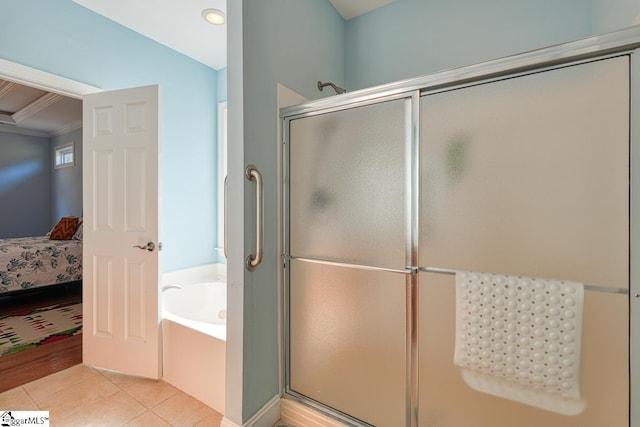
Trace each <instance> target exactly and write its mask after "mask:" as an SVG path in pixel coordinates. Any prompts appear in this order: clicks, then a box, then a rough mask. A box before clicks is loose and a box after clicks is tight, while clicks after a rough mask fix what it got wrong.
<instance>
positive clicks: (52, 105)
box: [0, 79, 82, 137]
mask: <svg viewBox="0 0 640 427" xmlns="http://www.w3.org/2000/svg"><path fill="white" fill-rule="evenodd" d="M81 127H82V101H81V100H79V99H73V98H68V97H66V96H62V95H58V94H55V93H49V92H45V91H43V90H40V89H34V88H31V87H28V86H23V85H20V84H17V83H14V82H10V81H7V80H1V79H0V131H5V132H14V133H25V134H29V135H34V136H41V137H53V136H56V135H61V134H63V133H66V132H70V131H72V130H75V129H79V128H81Z"/></svg>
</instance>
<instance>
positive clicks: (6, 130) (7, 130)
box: [0, 124, 50, 139]
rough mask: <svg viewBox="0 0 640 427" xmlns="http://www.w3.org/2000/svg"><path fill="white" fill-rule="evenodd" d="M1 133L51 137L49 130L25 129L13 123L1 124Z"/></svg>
mask: <svg viewBox="0 0 640 427" xmlns="http://www.w3.org/2000/svg"><path fill="white" fill-rule="evenodd" d="M0 133H15V134H19V135H28V136H37V137H39V138H47V139H48V138H50V135H49V134H48V133H47V132H40V131H37V130H31V129H23V128H19V127H16V126H11V125H3V124H0Z"/></svg>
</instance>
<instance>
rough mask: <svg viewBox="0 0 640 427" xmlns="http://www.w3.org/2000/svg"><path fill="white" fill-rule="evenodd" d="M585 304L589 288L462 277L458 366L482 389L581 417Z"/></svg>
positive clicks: (458, 281)
mask: <svg viewBox="0 0 640 427" xmlns="http://www.w3.org/2000/svg"><path fill="white" fill-rule="evenodd" d="M583 301H584V286H583V284H582V283H577V282H567V281H559V280H549V279H540V278H530V277H519V276H502V275H497V274H485V273H475V272H457V273H456V343H455V355H454V363H455V364H456V365H458V366H460V367H461V368H462V376H463V378H464V380H465V381H466V383H467V384H468V385H469V386H470V387H471V388H473V389H475V390H477V391H480V392H484V393H488V394H491V395H494V396H498V397H501V398H505V399H510V400H514V401H518V402H521V403H524V404H527V405H531V406H535V407H538V408H541V409H545V410H548V411H553V412H558V413H560V414H563V415H577V414H579V413H580V412H582V411H583V410H584V407H585V405H586V404H585V402H584V400H582V398H581V395H580V354H581V344H582V342H581V341H582V340H581V336H582V310H583Z"/></svg>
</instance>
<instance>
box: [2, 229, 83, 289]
mask: <svg viewBox="0 0 640 427" xmlns="http://www.w3.org/2000/svg"><path fill="white" fill-rule="evenodd" d="M79 280H82V240H77V239H70V240H51V239H50V237H49V236H39V237H20V238H12V239H0V295H3V294H6V293H8V292H11V293H13V292H15V291H23V290H28V289H34V288H38V287H44V286H51V285H56V284H62V283H69V282H76V281H79Z"/></svg>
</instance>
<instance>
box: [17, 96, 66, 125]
mask: <svg viewBox="0 0 640 427" xmlns="http://www.w3.org/2000/svg"><path fill="white" fill-rule="evenodd" d="M61 99H62V95H58V94H57V93H47V94H46V95H42V96H41V97H40V98H38V99H36V100H35V101H33V102H32V103H31V104H29V105H27V106H25V107H24V108H22V109H21V110H19V111H16V112H15V113H13V115H12V116H11V117H12V118H13V120H15V121H16V123H20V122H22V121H24V120H26V119H28V118H29V117H32V116H33V115H35V114H38V113H39V112H40V111H42V110H44V109H45V108H47V107H50V106H52V105H53V104H55V103H56V102H58V101H60V100H61Z"/></svg>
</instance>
